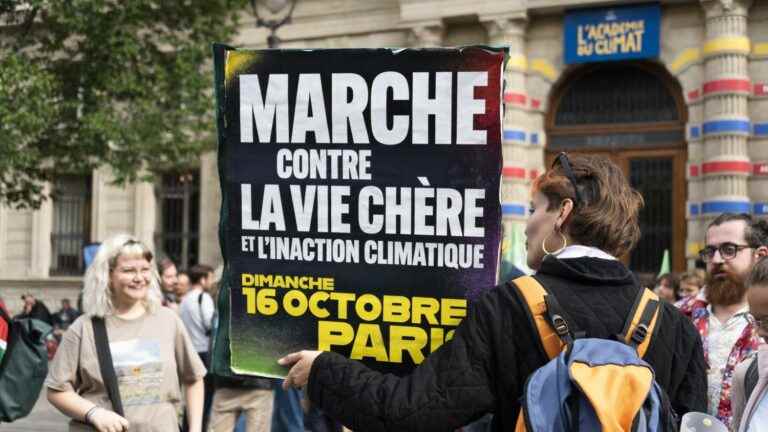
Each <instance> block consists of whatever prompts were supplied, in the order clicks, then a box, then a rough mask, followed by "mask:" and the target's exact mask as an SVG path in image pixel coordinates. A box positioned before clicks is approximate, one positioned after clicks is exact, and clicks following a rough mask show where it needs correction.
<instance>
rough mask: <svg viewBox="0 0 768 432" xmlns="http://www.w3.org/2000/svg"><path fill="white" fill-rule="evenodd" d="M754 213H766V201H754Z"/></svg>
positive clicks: (767, 204) (767, 211)
mask: <svg viewBox="0 0 768 432" xmlns="http://www.w3.org/2000/svg"><path fill="white" fill-rule="evenodd" d="M754 213H755V214H756V215H758V216H763V215H767V214H768V202H761V203H755V207H754Z"/></svg>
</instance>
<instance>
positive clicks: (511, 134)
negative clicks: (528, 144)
mask: <svg viewBox="0 0 768 432" xmlns="http://www.w3.org/2000/svg"><path fill="white" fill-rule="evenodd" d="M504 139H505V140H509V141H525V132H524V131H521V130H513V129H507V130H505V131H504Z"/></svg>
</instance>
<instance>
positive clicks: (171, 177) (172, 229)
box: [155, 171, 200, 268]
mask: <svg viewBox="0 0 768 432" xmlns="http://www.w3.org/2000/svg"><path fill="white" fill-rule="evenodd" d="M158 198H159V201H160V205H159V215H158V218H159V220H158V227H159V232H157V233H156V234H155V244H156V245H157V246H158V249H159V251H160V252H161V254H164V255H165V256H167V257H168V258H170V259H172V260H173V261H174V262H175V263H176V264H177V265H178V266H179V267H180V268H189V267H190V266H192V265H194V264H197V263H198V257H199V238H200V174H199V172H198V171H193V172H174V173H166V174H164V175H163V176H162V180H161V183H160V186H159V190H158Z"/></svg>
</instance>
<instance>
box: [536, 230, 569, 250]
mask: <svg viewBox="0 0 768 432" xmlns="http://www.w3.org/2000/svg"><path fill="white" fill-rule="evenodd" d="M556 232H557V233H558V234H560V238H561V239H563V245H562V246H560V248H559V249H557V250H554V251H552V252H550V251H548V250H547V240H549V237H550V236H551V235H552V233H549V234H548V235H547V236H546V237H544V241H542V242H541V249H542V250H543V251H544V254H545V255H557V254H559V253H560V252H562V251H563V249H565V248H566V246H568V239H567V238H565V234H563V233H562V231H556Z"/></svg>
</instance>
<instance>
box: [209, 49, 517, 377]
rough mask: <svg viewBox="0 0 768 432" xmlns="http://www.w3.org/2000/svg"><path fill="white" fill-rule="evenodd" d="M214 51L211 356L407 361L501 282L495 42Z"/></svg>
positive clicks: (257, 369)
mask: <svg viewBox="0 0 768 432" xmlns="http://www.w3.org/2000/svg"><path fill="white" fill-rule="evenodd" d="M214 54H215V68H216V77H217V82H216V88H217V100H218V125H219V141H220V142H219V170H220V180H221V188H222V219H221V226H220V235H221V239H222V251H223V254H224V259H225V263H226V266H225V268H226V271H225V278H224V281H223V289H224V290H226V291H225V294H224V296H223V297H222V298H223V299H224V300H223V301H221V302H220V305H222V303H223V304H224V306H225V307H226V308H227V309H228V310H229V314H228V316H226V317H223V319H222V325H223V326H224V327H225V328H224V329H223V330H224V331H225V332H226V331H227V330H228V336H226V337H224V338H218V339H217V342H218V343H220V344H221V342H222V341H225V342H224V343H225V344H227V345H228V346H227V347H224V348H222V347H221V346H220V347H218V349H216V351H217V353H218V352H223V351H227V349H226V348H229V350H228V351H227V352H226V355H225V356H224V357H225V358H227V359H229V361H230V364H229V366H230V367H231V370H232V371H234V372H236V373H239V374H255V375H262V376H283V375H284V374H285V373H286V372H287V371H286V370H285V369H283V368H281V367H280V366H278V365H277V363H276V360H277V359H278V358H279V357H281V356H282V355H284V354H286V353H289V352H292V351H296V350H300V349H320V350H332V351H336V352H338V353H340V354H343V355H346V356H349V357H351V358H354V359H360V360H362V361H365V362H366V363H368V364H369V365H371V366H372V367H375V368H377V369H379V370H382V371H388V372H394V373H402V372H406V371H407V370H410V369H411V368H412V367H413V365H414V364H417V363H420V362H421V361H422V360H423V359H424V357H425V356H426V355H428V354H429V353H430V352H431V351H434V350H435V349H437V348H438V347H439V346H440V345H441V344H442V343H444V342H445V341H446V340H448V339H450V337H451V336H452V333H453V330H454V329H455V328H456V326H457V325H458V324H459V322H460V321H461V319H462V318H463V317H464V316H465V315H466V308H467V300H466V299H467V296H468V295H471V294H472V293H473V292H477V291H478V290H482V289H487V288H490V287H492V286H493V285H494V283H495V278H496V269H497V265H498V254H499V242H500V235H501V227H500V218H501V216H500V203H499V184H500V175H501V136H502V133H501V117H502V112H501V92H502V88H501V87H502V76H503V67H504V59H505V51H504V50H502V49H491V48H485V47H468V48H463V49H427V50H424V49H419V50H410V49H402V50H388V49H353V50H266V51H247V50H235V49H231V48H228V47H225V46H220V45H217V46H215V48H214ZM227 300H228V302H227ZM221 350H223V351H221ZM217 356H218V357H219V358H221V356H219V355H218V354H217ZM214 369H216V366H215V367H214Z"/></svg>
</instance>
